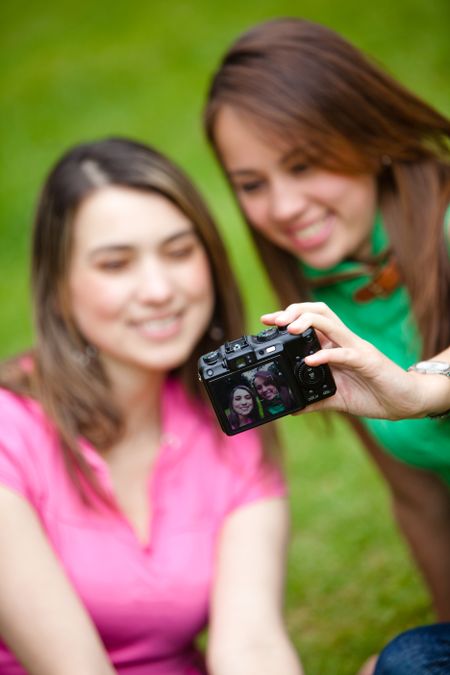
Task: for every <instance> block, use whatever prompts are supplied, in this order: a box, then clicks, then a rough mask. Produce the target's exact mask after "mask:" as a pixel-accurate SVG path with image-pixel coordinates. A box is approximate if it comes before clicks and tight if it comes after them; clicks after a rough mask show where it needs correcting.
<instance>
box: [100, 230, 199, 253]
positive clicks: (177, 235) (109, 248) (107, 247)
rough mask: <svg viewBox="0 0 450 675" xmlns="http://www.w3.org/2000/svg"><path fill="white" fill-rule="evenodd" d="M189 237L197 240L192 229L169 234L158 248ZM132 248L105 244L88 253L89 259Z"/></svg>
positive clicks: (118, 244)
mask: <svg viewBox="0 0 450 675" xmlns="http://www.w3.org/2000/svg"><path fill="white" fill-rule="evenodd" d="M189 236H193V237H195V238H198V233H197V232H196V231H195V230H194V229H189V230H181V231H179V232H174V234H171V235H170V236H169V237H167V239H164V240H163V241H162V242H160V244H159V246H167V245H168V244H169V245H170V244H172V243H173V242H175V241H178V240H179V239H183V238H184V237H189ZM132 248H134V246H133V245H130V244H121V243H117V244H106V245H105V246H98V247H97V248H94V249H93V250H92V251H91V252H90V253H89V257H90V258H94V257H95V256H97V255H101V254H102V253H121V252H124V251H129V250H130V249H132Z"/></svg>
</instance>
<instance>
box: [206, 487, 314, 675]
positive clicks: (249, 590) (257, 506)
mask: <svg viewBox="0 0 450 675" xmlns="http://www.w3.org/2000/svg"><path fill="white" fill-rule="evenodd" d="M288 530H289V527H288V515H287V504H286V501H285V500H284V499H279V498H274V499H268V500H264V501H258V502H255V503H252V504H250V505H246V506H243V507H240V508H239V509H237V510H236V511H235V512H233V513H232V514H231V515H230V516H229V517H228V518H227V520H226V523H225V525H224V528H223V531H222V533H221V538H220V544H219V548H218V552H217V565H216V575H215V582H214V591H213V597H212V602H211V623H210V631H209V641H208V650H207V658H208V666H209V672H210V673H211V675H280V673H283V675H301V673H302V672H303V671H302V669H301V667H300V664H299V660H298V658H297V656H296V654H295V651H294V648H293V646H292V645H291V643H290V642H289V639H288V637H287V634H286V630H285V626H284V623H283V615H282V604H283V588H284V569H285V559H286V544H287V539H288Z"/></svg>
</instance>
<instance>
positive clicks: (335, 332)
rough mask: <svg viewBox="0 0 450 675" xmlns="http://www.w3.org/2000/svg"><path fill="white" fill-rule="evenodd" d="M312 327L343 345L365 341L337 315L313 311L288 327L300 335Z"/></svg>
mask: <svg viewBox="0 0 450 675" xmlns="http://www.w3.org/2000/svg"><path fill="white" fill-rule="evenodd" d="M311 327H312V328H315V329H316V330H319V331H320V332H321V333H323V335H324V336H325V337H326V338H327V339H328V340H330V341H331V342H332V343H334V344H335V345H339V346H341V347H356V346H357V345H360V346H362V343H364V341H363V340H362V339H361V338H360V337H358V336H357V335H356V334H355V333H353V332H352V331H351V330H350V329H349V328H347V326H345V324H343V323H342V321H340V320H339V319H337V317H328V316H322V315H320V314H315V313H311V312H307V313H306V314H303V315H302V316H301V317H300V318H299V319H296V320H295V321H293V322H292V323H290V324H289V326H288V329H289V332H290V333H292V334H294V335H299V334H300V333H303V332H304V331H305V330H307V329H308V328H311Z"/></svg>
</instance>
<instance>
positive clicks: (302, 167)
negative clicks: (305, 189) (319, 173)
mask: <svg viewBox="0 0 450 675" xmlns="http://www.w3.org/2000/svg"><path fill="white" fill-rule="evenodd" d="M308 169H309V166H308V164H306V162H296V163H295V164H293V165H292V166H291V169H290V170H291V173H294V174H299V173H304V172H305V171H307V170H308Z"/></svg>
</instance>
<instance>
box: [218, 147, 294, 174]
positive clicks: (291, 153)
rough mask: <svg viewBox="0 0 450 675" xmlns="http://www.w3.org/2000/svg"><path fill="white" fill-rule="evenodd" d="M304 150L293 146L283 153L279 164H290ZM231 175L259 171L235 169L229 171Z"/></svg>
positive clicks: (256, 171)
mask: <svg viewBox="0 0 450 675" xmlns="http://www.w3.org/2000/svg"><path fill="white" fill-rule="evenodd" d="M302 154H303V153H302V151H301V150H300V148H293V149H292V150H289V151H288V152H286V153H285V154H284V155H282V156H281V157H280V158H279V159H278V164H280V165H281V166H284V165H285V164H289V162H290V161H292V160H293V159H296V158H297V157H298V156H299V155H302ZM227 173H228V175H229V176H230V177H236V178H239V176H242V177H245V176H254V175H255V174H257V173H258V170H257V169H245V168H244V169H235V170H231V171H228V172H227Z"/></svg>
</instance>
